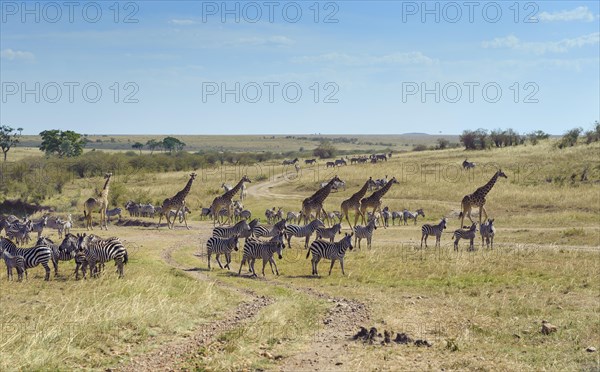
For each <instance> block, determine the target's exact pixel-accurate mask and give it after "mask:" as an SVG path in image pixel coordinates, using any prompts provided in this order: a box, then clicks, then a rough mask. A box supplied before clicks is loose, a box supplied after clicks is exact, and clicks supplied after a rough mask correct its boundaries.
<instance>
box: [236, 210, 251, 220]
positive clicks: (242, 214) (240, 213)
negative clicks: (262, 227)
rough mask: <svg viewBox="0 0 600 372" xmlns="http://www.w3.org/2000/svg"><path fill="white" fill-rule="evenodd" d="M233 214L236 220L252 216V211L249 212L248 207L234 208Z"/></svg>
mask: <svg viewBox="0 0 600 372" xmlns="http://www.w3.org/2000/svg"><path fill="white" fill-rule="evenodd" d="M233 216H234V218H235V219H236V220H237V221H240V220H249V219H250V218H252V212H250V211H249V210H248V209H234V211H233Z"/></svg>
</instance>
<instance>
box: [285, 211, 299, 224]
mask: <svg viewBox="0 0 600 372" xmlns="http://www.w3.org/2000/svg"><path fill="white" fill-rule="evenodd" d="M301 215H302V211H300V212H297V213H296V212H292V211H289V212H287V216H286V220H287V221H288V222H293V223H300V216H301Z"/></svg>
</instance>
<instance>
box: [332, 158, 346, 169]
mask: <svg viewBox="0 0 600 372" xmlns="http://www.w3.org/2000/svg"><path fill="white" fill-rule="evenodd" d="M335 165H336V166H337V167H341V166H342V165H348V163H346V160H344V159H337V160H336V161H335Z"/></svg>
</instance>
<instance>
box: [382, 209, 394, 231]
mask: <svg viewBox="0 0 600 372" xmlns="http://www.w3.org/2000/svg"><path fill="white" fill-rule="evenodd" d="M391 217H392V212H390V207H388V206H386V207H384V208H383V210H382V211H381V218H383V226H385V227H388V226H390V218H391Z"/></svg>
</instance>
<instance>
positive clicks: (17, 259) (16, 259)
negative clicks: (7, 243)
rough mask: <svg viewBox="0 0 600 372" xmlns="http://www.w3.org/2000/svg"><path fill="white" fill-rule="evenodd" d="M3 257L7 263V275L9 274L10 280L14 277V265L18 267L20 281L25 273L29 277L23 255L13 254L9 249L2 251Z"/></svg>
mask: <svg viewBox="0 0 600 372" xmlns="http://www.w3.org/2000/svg"><path fill="white" fill-rule="evenodd" d="M2 258H3V259H4V263H5V264H6V275H7V276H8V280H12V278H13V273H12V269H13V267H14V268H15V269H17V277H18V279H19V281H21V280H23V273H25V277H27V270H25V258H23V256H17V255H15V256H13V255H12V254H10V253H8V252H7V251H4V252H2Z"/></svg>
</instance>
